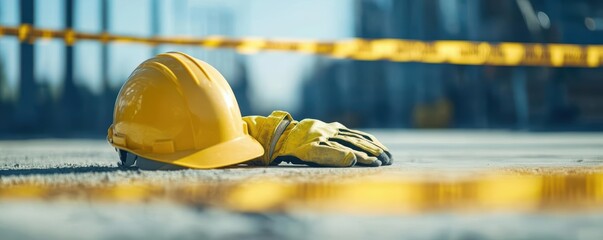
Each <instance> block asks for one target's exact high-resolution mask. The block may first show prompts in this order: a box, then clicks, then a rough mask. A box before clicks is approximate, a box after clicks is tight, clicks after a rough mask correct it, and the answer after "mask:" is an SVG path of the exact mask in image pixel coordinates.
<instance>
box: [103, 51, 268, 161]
mask: <svg viewBox="0 0 603 240" xmlns="http://www.w3.org/2000/svg"><path fill="white" fill-rule="evenodd" d="M244 124H245V122H244V121H243V120H242V119H241V112H240V110H239V105H238V104H237V101H236V99H235V97H234V94H233V92H232V90H231V88H230V86H229V85H228V83H227V82H226V80H225V79H224V77H223V76H222V75H221V74H220V73H219V72H218V71H217V70H216V69H215V68H213V67H212V66H210V65H209V64H207V63H206V62H203V61H201V60H198V59H195V58H193V57H191V56H189V55H186V54H184V53H179V52H169V53H164V54H159V55H157V56H155V57H153V58H151V59H148V60H146V61H145V62H143V63H142V64H140V65H139V66H138V67H137V68H136V69H135V70H134V72H132V74H131V75H130V77H129V78H128V80H127V81H126V82H125V83H124V85H123V86H122V88H121V90H120V91H119V94H118V95H117V99H116V101H115V109H114V112H113V124H112V125H111V126H110V127H109V130H108V136H107V140H108V141H109V143H110V144H111V145H113V146H114V147H116V148H119V149H122V150H125V151H128V152H131V153H133V154H136V155H138V156H141V157H143V158H146V159H150V160H155V161H160V162H165V163H169V164H175V165H179V166H183V167H189V168H202V169H207V168H217V167H223V166H228V165H234V164H238V163H242V162H245V161H248V160H251V159H254V158H257V157H259V156H261V155H263V153H264V150H263V147H262V146H261V145H260V143H259V142H258V141H256V140H255V139H253V138H252V137H251V136H249V135H248V134H247V128H246V127H245V126H244Z"/></svg>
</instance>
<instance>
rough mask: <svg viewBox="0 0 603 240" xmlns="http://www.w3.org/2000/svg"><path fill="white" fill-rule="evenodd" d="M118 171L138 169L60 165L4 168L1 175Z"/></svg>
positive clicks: (0, 172)
mask: <svg viewBox="0 0 603 240" xmlns="http://www.w3.org/2000/svg"><path fill="white" fill-rule="evenodd" d="M117 171H136V169H128V168H120V167H118V166H103V167H100V166H82V167H58V168H31V169H2V170H0V177H8V176H28V175H52V174H66V173H104V172H117Z"/></svg>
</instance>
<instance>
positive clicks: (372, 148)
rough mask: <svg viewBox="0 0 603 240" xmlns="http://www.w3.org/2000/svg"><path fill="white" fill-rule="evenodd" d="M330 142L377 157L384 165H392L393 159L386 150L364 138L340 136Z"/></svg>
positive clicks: (332, 138)
mask: <svg viewBox="0 0 603 240" xmlns="http://www.w3.org/2000/svg"><path fill="white" fill-rule="evenodd" d="M329 141H334V142H338V143H340V144H342V145H344V146H346V147H348V148H351V149H353V150H356V151H362V152H365V153H367V154H368V155H370V156H373V157H377V159H379V161H381V162H382V163H383V165H390V164H391V158H390V157H389V156H388V155H387V153H385V150H383V149H381V148H380V147H379V146H377V145H375V144H373V143H372V142H370V141H367V140H365V139H364V138H357V137H350V136H342V135H339V136H335V137H331V138H329Z"/></svg>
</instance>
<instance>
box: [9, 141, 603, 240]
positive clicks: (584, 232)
mask: <svg viewBox="0 0 603 240" xmlns="http://www.w3.org/2000/svg"><path fill="white" fill-rule="evenodd" d="M368 131H369V132H371V133H374V134H375V135H376V136H377V137H378V138H379V139H380V140H382V142H383V143H384V144H385V145H387V146H388V147H390V149H391V151H392V153H393V155H394V158H395V162H394V164H393V165H392V166H387V167H379V168H362V167H354V168H311V167H298V166H292V165H284V166H278V167H270V168H247V167H234V168H226V169H216V170H180V171H138V170H124V169H120V168H118V167H117V161H118V158H117V155H116V153H115V152H114V150H113V149H112V148H111V147H110V146H109V145H108V144H107V143H106V142H105V141H104V140H83V139H70V140H63V139H60V140H59V139H37V140H15V141H7V140H4V141H0V190H1V189H3V188H9V187H12V186H19V185H22V184H30V185H32V184H33V185H36V186H46V187H53V186H54V187H56V186H75V187H78V186H82V187H103V186H111V185H119V184H122V183H131V182H146V183H151V184H154V185H162V186H176V185H179V184H183V183H187V184H188V183H203V184H218V185H220V184H228V183H241V182H250V181H253V180H256V179H262V178H266V177H276V178H278V179H281V180H282V181H283V182H290V183H304V182H323V183H334V182H350V181H352V182H353V181H359V180H362V179H378V178H380V177H382V176H387V177H390V178H391V177H392V176H393V177H400V178H404V179H416V180H417V181H426V180H428V181H436V182H437V181H444V180H450V179H463V178H472V177H476V176H480V174H484V173H489V172H493V171H496V172H502V173H504V174H510V175H513V174H518V175H521V174H541V175H542V174H544V175H546V174H557V175H559V174H561V175H563V174H588V173H601V172H603V134H600V133H525V132H490V131H488V132H466V131H382V130H368ZM599 209H600V208H599ZM40 238H43V239H142V238H144V239H240V238H249V239H339V238H345V239H366V238H377V239H382V238H395V239H400V238H407V239H603V211H600V210H592V209H589V210H573V211H567V210H559V211H557V210H545V211H534V210H529V211H526V210H525V209H523V210H522V209H517V210H514V209H506V210H504V211H500V210H492V211H488V210H486V211H484V210H480V211H469V212H463V211H458V210H454V209H438V210H431V211H422V212H416V213H390V214H388V213H382V212H380V213H370V212H369V213H364V214H359V213H353V212H321V211H319V210H312V209H308V210H304V211H299V210H296V209H285V210H281V211H276V212H238V211H233V210H229V209H227V208H220V207H208V206H203V205H192V206H191V205H183V204H180V203H176V202H172V201H145V202H137V203H127V202H111V201H103V202H97V201H89V200H81V199H79V200H78V199H65V198H54V199H52V200H44V199H36V198H35V197H33V198H31V197H30V198H11V197H6V196H5V197H1V196H0V239H40Z"/></svg>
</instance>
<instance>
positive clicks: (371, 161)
mask: <svg viewBox="0 0 603 240" xmlns="http://www.w3.org/2000/svg"><path fill="white" fill-rule="evenodd" d="M329 145H331V146H334V147H337V148H343V149H349V151H351V152H352V153H354V155H355V156H356V159H357V163H356V164H358V165H361V166H368V167H379V166H381V164H382V163H381V161H380V160H379V159H377V158H376V157H372V156H369V155H368V154H367V153H366V152H364V151H359V150H354V149H352V148H350V147H346V146H345V145H343V144H341V143H338V142H336V141H330V142H329Z"/></svg>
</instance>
